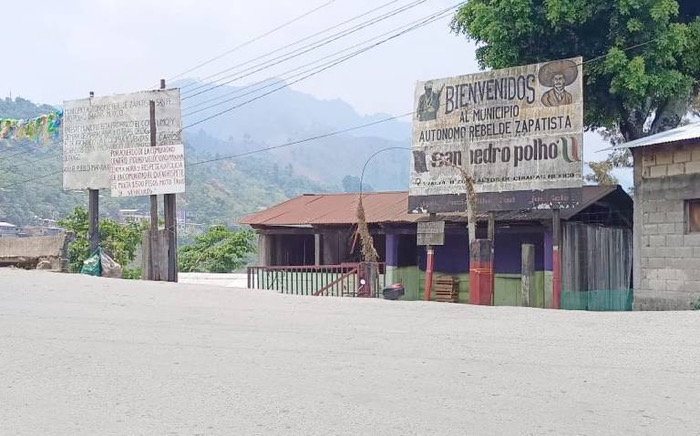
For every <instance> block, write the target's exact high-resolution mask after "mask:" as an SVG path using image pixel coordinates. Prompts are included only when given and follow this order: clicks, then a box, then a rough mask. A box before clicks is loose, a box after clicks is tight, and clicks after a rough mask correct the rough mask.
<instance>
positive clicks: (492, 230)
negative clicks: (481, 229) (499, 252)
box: [488, 212, 496, 242]
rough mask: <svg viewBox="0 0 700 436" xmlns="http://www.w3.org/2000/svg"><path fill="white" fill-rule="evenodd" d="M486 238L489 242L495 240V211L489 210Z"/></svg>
mask: <svg viewBox="0 0 700 436" xmlns="http://www.w3.org/2000/svg"><path fill="white" fill-rule="evenodd" d="M488 239H489V241H491V242H494V241H495V240H496V213H495V212H489V228H488Z"/></svg>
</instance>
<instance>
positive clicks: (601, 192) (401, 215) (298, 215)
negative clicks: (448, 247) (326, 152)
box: [241, 186, 631, 226]
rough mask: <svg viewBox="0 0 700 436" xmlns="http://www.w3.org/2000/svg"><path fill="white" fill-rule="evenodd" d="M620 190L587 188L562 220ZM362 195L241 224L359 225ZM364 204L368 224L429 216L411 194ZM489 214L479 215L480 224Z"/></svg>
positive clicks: (302, 203)
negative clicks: (414, 208)
mask: <svg viewBox="0 0 700 436" xmlns="http://www.w3.org/2000/svg"><path fill="white" fill-rule="evenodd" d="M618 189H620V188H619V187H617V186H584V187H583V198H582V202H581V204H580V205H579V206H578V207H575V208H571V209H564V210H562V212H561V215H562V218H564V219H569V218H570V217H572V216H574V215H576V214H577V213H578V212H580V211H582V210H583V209H585V208H586V207H588V206H590V205H591V204H593V203H595V202H596V201H598V200H600V199H601V198H603V197H605V196H607V195H608V194H611V193H612V192H614V191H616V190H618ZM357 200H358V194H309V195H302V196H301V197H296V198H293V199H291V200H287V201H285V202H284V203H280V204H278V205H276V206H272V207H270V208H269V209H266V210H264V211H262V212H258V213H254V214H251V215H248V216H247V217H245V218H244V219H243V220H242V221H241V224H248V225H252V226H313V225H339V224H355V223H356V222H357V218H356V215H355V214H356V209H357ZM630 201H631V200H630ZM362 202H363V204H364V206H365V215H366V217H367V222H368V223H371V224H372V223H385V224H390V223H397V224H398V223H415V222H417V221H421V220H425V219H426V218H427V217H428V215H425V214H409V213H408V212H407V210H408V192H368V193H365V194H363V196H362ZM440 217H441V218H444V219H447V220H450V221H466V213H460V214H454V215H453V214H450V215H440ZM551 217H552V211H551V210H527V211H507V212H499V213H497V214H496V219H497V220H498V221H534V220H543V219H549V218H551ZM486 218H487V215H486V214H479V215H477V219H478V220H479V221H482V220H486Z"/></svg>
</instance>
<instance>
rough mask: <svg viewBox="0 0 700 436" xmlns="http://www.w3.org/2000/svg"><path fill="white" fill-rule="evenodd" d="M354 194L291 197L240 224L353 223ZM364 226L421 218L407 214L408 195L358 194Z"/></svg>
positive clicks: (354, 214) (354, 217)
mask: <svg viewBox="0 0 700 436" xmlns="http://www.w3.org/2000/svg"><path fill="white" fill-rule="evenodd" d="M357 200H358V194H356V193H355V194H313V195H302V196H301V197H297V198H292V199H291V200H287V201H285V202H284V203H281V204H278V205H276V206H272V207H271V208H269V209H266V210H264V211H262V212H258V213H254V214H252V215H248V216H247V217H245V218H244V219H243V220H242V221H241V224H249V225H258V226H299V225H321V224H326V225H333V224H354V223H356V222H357V218H356V211H357ZM362 203H363V205H364V207H365V216H366V217H367V222H368V223H389V222H392V223H401V222H406V223H412V222H415V221H417V220H418V219H419V218H421V217H422V215H415V214H409V213H408V192H367V193H364V194H362Z"/></svg>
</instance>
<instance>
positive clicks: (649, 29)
mask: <svg viewBox="0 0 700 436" xmlns="http://www.w3.org/2000/svg"><path fill="white" fill-rule="evenodd" d="M698 9H699V8H698V6H697V1H696V0H680V1H677V0H472V1H470V2H468V3H467V4H466V5H464V6H462V7H461V8H460V9H459V10H458V12H457V14H456V15H455V17H454V20H453V22H452V29H453V30H454V31H455V32H460V33H464V34H465V35H466V36H467V37H468V38H469V39H472V40H474V41H476V42H477V43H478V44H479V45H480V47H479V48H478V49H477V59H478V61H479V64H480V65H481V66H482V67H485V68H486V67H490V68H503V67H508V66H514V65H522V64H528V63H535V62H540V61H545V60H550V59H558V58H565V57H573V56H578V55H582V56H583V57H584V60H586V61H589V62H588V63H586V64H585V66H584V73H585V88H584V89H585V107H586V113H585V124H586V126H587V127H588V128H591V129H594V128H604V129H608V130H617V131H619V133H620V134H621V135H622V136H623V137H624V139H625V140H627V141H631V140H634V139H637V138H640V137H643V136H646V135H647V134H651V133H656V132H658V131H663V130H666V129H668V128H671V127H676V126H677V125H678V124H679V123H680V122H681V119H682V118H683V116H684V115H685V114H686V112H687V111H688V109H689V107H690V104H691V99H692V97H693V96H694V95H697V93H698V90H699V87H698V78H699V77H700V20H699V19H698V16H697V14H698ZM635 46H636V48H632V49H630V48H631V47H635ZM626 49H629V50H627V51H625V50H626ZM602 55H605V56H606V57H604V58H600V59H598V60H597V61H593V59H595V58H599V57H600V56H602ZM649 124H650V125H649ZM645 126H646V127H648V129H647V128H645Z"/></svg>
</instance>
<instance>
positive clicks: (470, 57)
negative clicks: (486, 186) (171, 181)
mask: <svg viewBox="0 0 700 436" xmlns="http://www.w3.org/2000/svg"><path fill="white" fill-rule="evenodd" d="M412 1H413V0H399V1H396V2H395V3H394V4H392V5H389V6H387V7H386V8H384V9H381V10H380V11H377V12H375V13H374V14H373V15H372V16H375V15H377V14H381V13H386V12H390V11H391V10H393V9H396V8H399V7H401V6H405V5H408V4H410V3H411V2H412ZM328 2H329V0H295V1H287V0H256V1H250V0H138V1H135V0H89V1H88V0H66V1H64V2H61V3H60V6H57V3H56V2H49V1H45V0H36V1H33V2H11V3H9V4H4V5H3V16H4V17H6V19H4V20H3V30H4V32H3V33H4V34H5V35H16V36H17V38H12V39H15V40H16V44H15V46H16V47H17V51H16V53H17V54H16V55H14V56H11V60H9V65H10V66H9V67H6V68H4V69H3V70H2V71H0V95H2V96H7V95H9V94H10V93H12V95H13V96H17V95H19V96H22V97H25V98H29V99H31V100H33V101H37V102H44V103H49V104H59V103H61V102H62V101H63V100H70V99H75V98H83V97H85V96H87V94H88V92H89V91H94V92H95V94H96V95H106V94H114V93H121V92H131V91H137V90H141V89H147V88H150V87H153V86H155V85H156V84H157V83H158V80H159V79H161V78H170V77H173V76H176V75H178V74H179V73H181V72H183V71H186V70H188V69H189V68H191V67H193V66H195V65H197V64H198V63H200V62H202V61H204V60H207V59H210V58H212V57H214V56H216V55H219V54H221V53H223V52H225V51H227V50H229V49H231V48H234V47H236V46H237V45H239V44H241V43H243V42H246V41H248V40H250V39H251V38H253V37H255V36H258V35H260V34H262V33H265V32H267V31H268V30H270V29H272V28H274V27H276V26H278V25H280V24H282V23H284V22H286V21H289V20H290V19H292V18H294V17H297V16H299V15H301V14H303V13H304V12H307V11H310V10H311V9H314V8H316V7H318V6H321V5H324V4H326V3H328ZM384 3H388V0H379V1H377V0H335V1H333V2H332V3H330V4H329V5H327V6H325V7H323V8H322V9H320V10H318V11H317V12H315V13H313V14H311V15H309V16H308V17H306V18H304V19H302V20H300V21H298V22H296V23H294V24H292V25H290V26H289V27H286V28H285V29H283V30H281V31H278V32H276V33H274V34H272V35H270V36H268V37H265V38H263V39H261V40H259V41H257V42H255V43H253V44H251V45H249V46H247V47H246V48H245V49H242V50H239V51H236V52H234V53H232V54H230V55H228V56H226V57H224V58H222V59H220V60H219V61H217V62H214V63H212V64H210V65H207V66H206V67H205V68H202V69H199V70H197V71H194V72H192V73H191V74H189V75H188V76H192V77H206V76H207V75H210V74H212V73H215V72H218V71H221V70H223V69H226V68H230V67H232V66H235V65H236V64H238V63H241V62H243V61H245V60H248V59H251V58H254V57H255V56H258V55H260V54H263V53H266V52H269V51H271V50H274V49H276V48H279V47H281V46H283V45H285V44H289V43H290V42H293V41H296V40H298V39H301V38H303V37H305V36H308V35H311V34H313V33H315V32H318V31H321V30H324V29H326V28H328V27H331V26H333V25H336V24H338V23H340V22H342V21H344V20H347V19H349V18H351V17H354V16H357V15H359V14H361V13H363V12H366V11H369V10H371V9H373V8H376V7H378V6H379V5H382V4H384ZM456 3H457V0H426V1H425V2H424V3H423V4H421V5H419V6H417V7H415V8H412V9H409V10H407V11H405V12H403V13H400V14H397V15H396V16H394V17H392V18H390V19H387V20H385V21H383V22H381V23H379V24H377V25H373V26H370V27H368V28H366V29H364V30H363V31H361V32H358V33H356V34H352V35H349V36H347V37H346V38H342V39H339V40H338V41H335V42H334V43H332V44H328V45H327V46H324V47H323V48H322V49H319V50H315V51H314V52H313V53H311V52H310V53H308V54H307V55H305V56H303V57H300V58H299V59H298V60H296V61H294V62H287V63H284V64H281V65H279V66H278V67H277V68H272V69H269V70H266V71H264V72H261V73H259V74H256V75H254V76H251V77H248V78H245V79H243V80H240V81H238V82H236V83H234V84H236V85H238V84H246V83H250V82H252V81H257V80H261V79H263V78H266V77H270V76H276V75H278V74H279V73H281V72H284V71H287V70H289V69H290V68H293V67H295V66H298V65H301V64H302V63H305V62H310V61H312V60H315V59H317V58H319V57H321V56H324V55H327V54H330V53H334V52H337V51H339V50H342V49H344V48H347V47H349V46H351V45H354V44H357V43H359V42H362V41H364V40H367V39H370V38H372V37H375V36H377V35H380V34H382V33H384V32H388V31H390V30H393V29H396V28H398V27H399V26H402V25H405V24H407V23H409V22H412V21H415V20H418V19H420V18H422V17H426V16H428V15H430V14H432V13H434V12H436V11H439V10H442V9H444V8H446V7H448V6H450V5H454V4H456ZM7 17H12V18H11V19H7ZM369 18H370V17H369V16H368V17H366V18H363V19H361V20H359V21H357V22H354V23H359V22H360V21H362V20H367V19H369ZM449 19H450V16H448V17H446V18H444V19H442V20H441V21H439V22H436V23H433V24H431V25H429V26H426V27H424V28H422V29H419V30H416V31H414V32H413V33H411V34H407V35H405V36H402V37H400V38H397V39H395V40H392V41H389V42H387V43H385V44H384V45H382V46H380V47H377V48H375V49H373V50H371V51H368V52H367V53H364V54H362V55H360V56H358V57H356V58H354V59H351V60H349V61H347V62H346V63H345V64H343V65H340V66H338V67H335V68H332V69H330V70H328V71H325V72H323V73H321V74H319V75H318V76H315V77H313V78H310V79H308V80H307V81H304V82H301V83H299V84H296V85H294V86H293V88H295V89H297V90H300V91H304V92H307V93H310V94H312V95H314V96H316V97H319V98H323V99H335V98H340V99H343V100H345V101H347V102H348V103H350V104H351V105H352V106H353V107H354V108H355V109H356V110H357V111H358V112H360V113H362V114H371V113H377V112H381V113H391V114H398V113H405V112H408V111H410V110H411V106H412V101H411V100H412V98H413V87H414V86H415V82H416V81H417V80H419V79H425V78H433V77H445V76H450V75H457V74H465V73H471V72H476V71H478V68H477V64H476V61H475V59H474V45H473V44H471V43H469V42H468V41H467V40H466V39H465V38H464V37H462V36H457V35H454V34H452V33H451V32H450V30H449ZM331 33H332V32H331ZM13 52H14V50H13Z"/></svg>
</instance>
